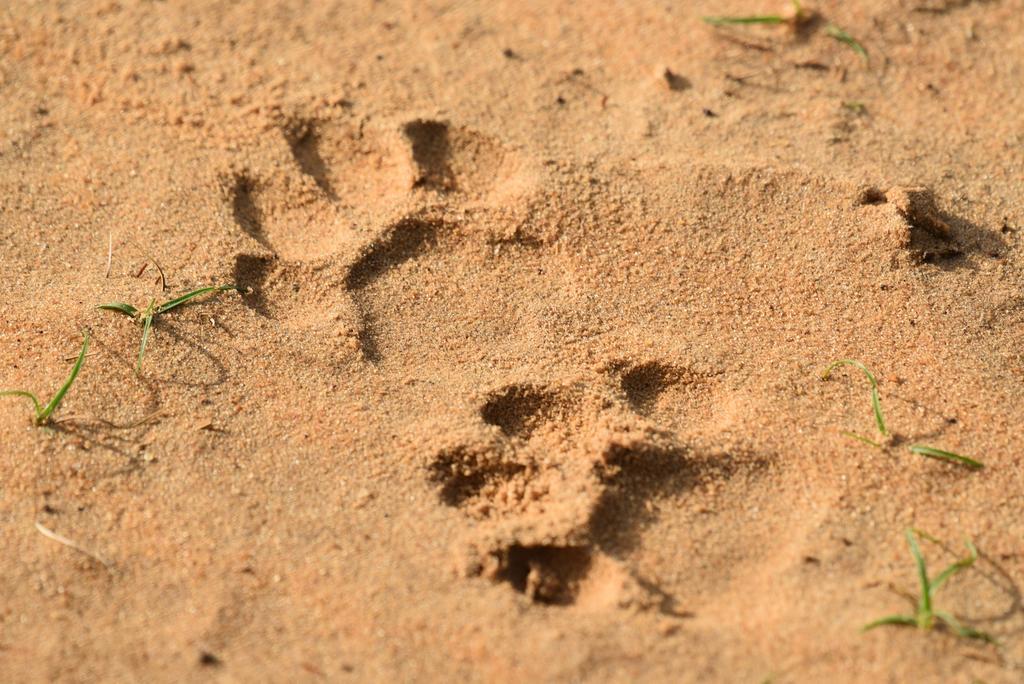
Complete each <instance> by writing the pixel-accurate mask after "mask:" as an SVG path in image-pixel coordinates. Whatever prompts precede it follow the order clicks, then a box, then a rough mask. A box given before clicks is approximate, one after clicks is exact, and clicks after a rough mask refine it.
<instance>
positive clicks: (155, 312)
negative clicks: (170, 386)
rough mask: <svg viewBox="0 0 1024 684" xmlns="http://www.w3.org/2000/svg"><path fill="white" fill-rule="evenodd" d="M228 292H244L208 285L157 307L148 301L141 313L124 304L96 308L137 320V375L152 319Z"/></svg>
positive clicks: (117, 303) (152, 300) (101, 305)
mask: <svg viewBox="0 0 1024 684" xmlns="http://www.w3.org/2000/svg"><path fill="white" fill-rule="evenodd" d="M228 290H236V291H238V292H244V290H243V289H242V288H240V287H238V286H237V285H210V286H208V287H201V288H199V289H198V290H193V291H192V292H189V293H187V294H183V295H181V296H180V297H175V298H174V299H169V300H167V301H166V302H164V303H163V304H159V305H158V304H157V303H156V300H155V299H150V300H149V304H148V305H147V306H146V308H145V309H144V310H142V311H139V309H137V308H136V307H134V306H132V305H131V304H126V303H124V302H108V303H106V304H100V305H98V306H97V307H96V308H97V309H104V310H106V311H115V312H117V313H120V314H124V315H125V316H128V317H129V318H132V319H134V320H137V321H138V322H139V323H141V324H142V343H141V344H140V345H139V358H138V361H137V362H136V364H135V372H136V373H138V372H140V371H141V370H142V358H143V356H144V355H145V353H146V345H147V344H148V343H149V333H150V330H151V329H152V327H153V319H155V318H156V317H157V316H161V315H163V314H165V313H167V312H168V311H171V310H172V309H175V308H177V307H179V306H181V305H182V304H185V303H187V302H189V301H191V300H193V299H195V298H196V297H200V296H202V295H204V294H207V293H209V292H226V291H228Z"/></svg>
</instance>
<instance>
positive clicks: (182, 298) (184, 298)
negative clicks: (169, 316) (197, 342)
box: [154, 285, 241, 314]
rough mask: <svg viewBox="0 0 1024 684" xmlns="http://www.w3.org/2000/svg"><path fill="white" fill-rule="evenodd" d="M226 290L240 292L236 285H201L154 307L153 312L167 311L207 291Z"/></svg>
mask: <svg viewBox="0 0 1024 684" xmlns="http://www.w3.org/2000/svg"><path fill="white" fill-rule="evenodd" d="M227 290H238V291H239V292H241V290H240V289H239V288H238V286H237V285H211V286H210V287H201V288H199V289H198V290H193V291H192V292H189V293H188V294H183V295H182V296H180V297H178V298H176V299H171V300H169V301H166V302H164V303H163V304H161V305H160V306H158V307H157V308H156V311H155V312H154V313H156V314H162V313H167V312H168V311H170V310H171V309H173V308H175V307H178V306H181V305H182V304H184V303H185V302H187V301H189V300H191V299H195V298H196V297H198V296H200V295H204V294H206V293H207V292H226V291H227Z"/></svg>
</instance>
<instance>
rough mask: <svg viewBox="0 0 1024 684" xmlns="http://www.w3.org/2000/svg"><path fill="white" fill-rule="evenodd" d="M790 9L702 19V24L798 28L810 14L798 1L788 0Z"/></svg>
mask: <svg viewBox="0 0 1024 684" xmlns="http://www.w3.org/2000/svg"><path fill="white" fill-rule="evenodd" d="M790 7H791V9H790V10H789V11H788V12H785V13H784V14H758V15H753V16H739V17H703V19H704V23H707V24H711V25H712V26H727V25H730V24H790V25H793V26H798V25H800V24H802V23H804V22H805V21H807V19H808V18H810V13H809V12H807V11H806V10H804V8H803V7H802V6H801V4H800V2H799V0H790Z"/></svg>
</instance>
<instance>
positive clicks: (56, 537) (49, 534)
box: [36, 522, 114, 572]
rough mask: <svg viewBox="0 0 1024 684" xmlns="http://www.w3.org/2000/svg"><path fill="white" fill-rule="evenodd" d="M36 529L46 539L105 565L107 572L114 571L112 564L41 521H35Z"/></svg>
mask: <svg viewBox="0 0 1024 684" xmlns="http://www.w3.org/2000/svg"><path fill="white" fill-rule="evenodd" d="M36 529H37V530H38V531H39V534H41V535H43V536H44V537H46V538H47V539H52V540H53V541H55V542H57V543H58V544H63V545H64V546H66V547H68V548H69V549H74V550H75V551H78V553H80V554H82V555H84V556H88V557H89V558H91V559H93V560H94V561H96V562H97V563H99V564H100V565H102V566H103V567H105V568H106V569H107V570H108V571H109V572H113V571H114V568H113V566H111V564H110V563H108V562H107V561H105V560H103V559H102V558H100V557H99V556H97V555H96V554H95V553H93V552H92V551H89V550H88V549H86V548H83V547H82V546H79V545H78V544H76V543H75V542H73V541H71V540H70V539H68V538H67V537H65V536H63V535H60V534H57V533H56V532H54V531H53V530H51V529H49V528H47V527H45V526H44V525H43V524H42V523H39V522H37V523H36Z"/></svg>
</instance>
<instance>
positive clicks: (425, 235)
mask: <svg viewBox="0 0 1024 684" xmlns="http://www.w3.org/2000/svg"><path fill="white" fill-rule="evenodd" d="M438 230H439V224H438V223H436V222H433V221H428V220H425V219H421V218H405V219H402V220H401V221H399V222H398V223H396V224H395V225H394V226H392V227H391V228H390V229H389V230H388V231H387V232H386V233H384V235H383V236H382V237H381V238H380V239H378V240H377V241H375V242H374V243H373V244H372V245H370V246H369V248H368V249H367V250H366V251H365V252H364V254H363V255H362V256H361V257H360V258H359V259H358V260H357V261H356V262H355V263H354V264H353V265H352V267H351V268H350V269H349V272H348V276H347V277H346V278H345V287H346V289H347V290H349V292H351V293H352V296H353V299H354V300H355V302H356V306H357V307H358V309H359V316H360V319H361V320H362V321H363V324H362V328H361V329H360V331H359V345H360V348H361V349H362V350H363V356H365V357H366V359H367V360H368V361H370V362H371V363H377V362H378V361H380V348H379V346H378V344H377V335H376V320H375V318H374V317H373V311H372V309H371V307H370V306H369V304H368V302H367V301H366V298H365V297H363V296H362V295H361V291H362V290H363V289H364V288H366V287H367V286H369V285H371V284H372V283H373V282H374V281H375V280H376V279H377V278H379V277H381V276H382V275H384V274H385V273H387V272H388V271H390V270H392V269H394V268H397V267H398V266H400V265H401V264H402V263H404V262H406V261H409V260H410V259H414V258H416V257H418V256H420V255H421V254H423V253H424V252H426V251H427V250H428V249H429V248H430V247H431V246H432V245H434V243H435V242H436V240H437V233H438Z"/></svg>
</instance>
